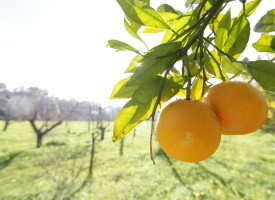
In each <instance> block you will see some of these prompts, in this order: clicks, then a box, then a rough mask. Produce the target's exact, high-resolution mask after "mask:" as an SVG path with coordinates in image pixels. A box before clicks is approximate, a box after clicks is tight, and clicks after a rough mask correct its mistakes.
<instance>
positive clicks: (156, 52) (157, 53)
mask: <svg viewBox="0 0 275 200" xmlns="http://www.w3.org/2000/svg"><path fill="white" fill-rule="evenodd" d="M180 47H181V43H179V42H172V43H166V44H161V45H158V46H156V47H154V48H153V49H151V50H150V51H149V52H148V53H147V54H146V55H145V56H144V57H143V59H142V60H141V61H140V66H139V67H138V68H137V69H136V71H135V72H134V74H133V76H132V78H131V80H130V81H129V82H128V83H127V85H135V84H142V83H145V82H147V81H150V80H152V79H154V78H155V77H156V76H157V75H158V74H162V73H163V72H164V71H165V69H166V68H167V66H168V65H170V64H171V63H172V62H173V61H174V60H175V59H176V58H177V56H178V52H179V49H180Z"/></svg>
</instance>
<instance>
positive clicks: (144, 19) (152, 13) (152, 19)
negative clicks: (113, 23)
mask: <svg viewBox="0 0 275 200" xmlns="http://www.w3.org/2000/svg"><path fill="white" fill-rule="evenodd" d="M117 2H118V4H119V5H120V7H121V8H122V10H123V11H124V13H125V15H126V16H127V17H129V18H130V19H131V20H133V21H135V22H136V23H138V24H140V25H143V26H148V27H153V28H163V29H171V28H170V26H169V24H168V23H167V22H166V21H165V20H164V19H163V17H162V16H161V15H160V14H159V13H158V12H157V11H156V10H154V9H153V8H152V7H150V6H149V5H148V4H146V3H142V2H141V1H138V0H117Z"/></svg>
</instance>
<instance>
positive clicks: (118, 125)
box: [112, 76, 184, 142]
mask: <svg viewBox="0 0 275 200" xmlns="http://www.w3.org/2000/svg"><path fill="white" fill-rule="evenodd" d="M163 81H164V78H163V77H161V76H158V77H156V78H155V79H154V80H151V81H150V82H147V83H145V84H144V85H143V86H142V87H140V88H139V89H137V90H136V91H135V93H134V95H133V98H132V99H131V100H130V101H128V102H127V103H126V104H125V106H124V107H123V108H122V109H121V110H120V112H119V113H118V115H117V117H116V119H115V122H114V132H113V138H112V140H113V141H114V142H116V141H118V140H119V139H121V138H122V137H124V136H125V135H126V134H127V133H129V132H130V131H131V130H132V129H133V128H134V127H136V126H137V125H138V124H140V123H141V122H142V121H144V120H146V119H148V118H149V117H150V116H151V115H152V112H153V108H154V106H155V103H156V101H157V97H158V94H159V91H160V87H161V84H162V83H163ZM183 83H184V81H183V78H182V77H177V78H172V79H167V80H165V84H164V88H163V93H164V94H165V96H166V98H168V99H169V98H171V97H172V96H174V95H176V94H177V93H178V92H179V90H180V88H181V87H182V85H183Z"/></svg>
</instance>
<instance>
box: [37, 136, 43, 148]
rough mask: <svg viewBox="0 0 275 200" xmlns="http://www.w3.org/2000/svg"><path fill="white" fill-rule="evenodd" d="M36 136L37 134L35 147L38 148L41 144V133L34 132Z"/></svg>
mask: <svg viewBox="0 0 275 200" xmlns="http://www.w3.org/2000/svg"><path fill="white" fill-rule="evenodd" d="M36 136H37V143H36V148H40V147H41V146H42V140H43V135H42V134H36Z"/></svg>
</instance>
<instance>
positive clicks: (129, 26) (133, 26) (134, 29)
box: [124, 18, 144, 43]
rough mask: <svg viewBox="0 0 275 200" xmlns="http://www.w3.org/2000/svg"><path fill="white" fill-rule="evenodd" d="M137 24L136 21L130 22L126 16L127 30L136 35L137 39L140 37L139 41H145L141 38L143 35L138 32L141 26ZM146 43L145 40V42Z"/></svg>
mask: <svg viewBox="0 0 275 200" xmlns="http://www.w3.org/2000/svg"><path fill="white" fill-rule="evenodd" d="M137 25H138V24H136V23H135V22H132V23H128V21H127V20H126V18H124V26H125V28H126V30H127V32H128V33H129V34H130V35H132V36H133V37H135V38H136V39H138V40H139V41H141V42H143V40H142V39H141V37H140V36H139V35H138V34H137V31H138V29H139V28H140V26H139V25H138V26H137ZM143 43H144V42H143Z"/></svg>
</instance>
